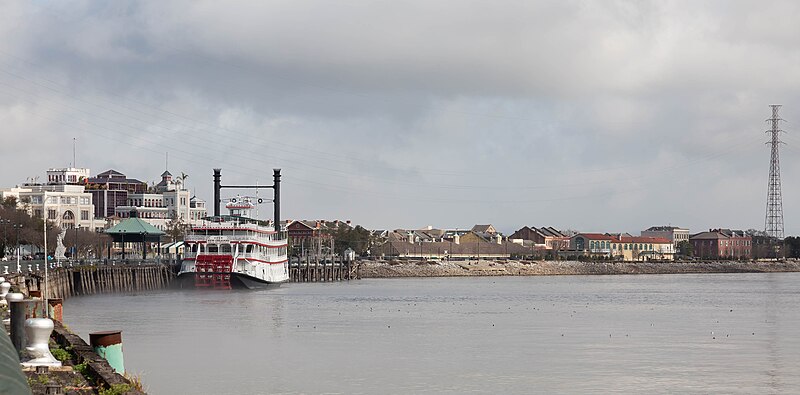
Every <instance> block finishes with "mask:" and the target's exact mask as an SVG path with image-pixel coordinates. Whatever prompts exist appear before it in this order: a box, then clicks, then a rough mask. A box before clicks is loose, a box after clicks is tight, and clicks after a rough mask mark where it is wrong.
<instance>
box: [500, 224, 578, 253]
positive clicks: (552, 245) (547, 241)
mask: <svg viewBox="0 0 800 395" xmlns="http://www.w3.org/2000/svg"><path fill="white" fill-rule="evenodd" d="M508 238H509V240H511V241H512V242H514V243H518V244H522V245H531V244H532V245H534V246H536V247H540V248H543V249H545V250H566V249H567V248H569V243H570V238H569V237H568V236H566V235H565V234H563V233H561V231H559V230H557V229H555V228H553V227H541V228H537V227H534V226H523V227H522V228H521V229H519V230H517V231H516V232H514V233H513V234H512V235H511V236H509V237H508Z"/></svg>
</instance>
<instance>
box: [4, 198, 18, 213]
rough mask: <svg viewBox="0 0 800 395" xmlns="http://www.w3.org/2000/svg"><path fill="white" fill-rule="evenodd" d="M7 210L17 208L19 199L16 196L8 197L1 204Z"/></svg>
mask: <svg viewBox="0 0 800 395" xmlns="http://www.w3.org/2000/svg"><path fill="white" fill-rule="evenodd" d="M0 205H2V206H3V208H4V209H6V210H13V209H15V208H17V197H16V196H6V197H5V198H4V199H3V202H2V203H0Z"/></svg>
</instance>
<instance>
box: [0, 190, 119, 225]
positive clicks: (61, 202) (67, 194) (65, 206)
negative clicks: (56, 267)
mask: <svg viewBox="0 0 800 395" xmlns="http://www.w3.org/2000/svg"><path fill="white" fill-rule="evenodd" d="M0 196H1V197H2V198H3V199H5V198H7V197H14V198H15V199H16V200H17V207H19V208H20V209H22V210H25V211H26V212H27V213H28V214H29V215H31V216H33V217H36V218H42V217H43V216H45V215H46V218H47V219H48V220H50V221H52V222H54V223H56V224H57V225H58V226H59V227H62V228H66V229H74V228H78V229H87V230H92V231H95V230H98V229H103V228H104V227H105V221H103V220H99V219H98V220H96V219H95V217H94V215H93V213H94V205H93V204H92V194H90V193H87V192H86V191H85V190H84V187H83V186H82V185H68V184H55V185H31V184H27V185H23V186H22V187H15V188H9V189H4V190H2V191H0Z"/></svg>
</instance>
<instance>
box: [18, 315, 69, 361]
mask: <svg viewBox="0 0 800 395" xmlns="http://www.w3.org/2000/svg"><path fill="white" fill-rule="evenodd" d="M51 333H53V320H51V319H49V318H28V319H27V320H25V334H26V335H27V336H28V344H27V346H25V354H26V355H25V357H26V358H24V360H23V362H22V366H61V361H59V360H57V359H56V358H55V357H54V356H53V354H51V353H50V344H49V343H50V334H51Z"/></svg>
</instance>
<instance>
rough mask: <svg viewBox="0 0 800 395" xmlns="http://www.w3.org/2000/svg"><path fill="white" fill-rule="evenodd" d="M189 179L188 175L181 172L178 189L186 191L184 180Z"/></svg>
mask: <svg viewBox="0 0 800 395" xmlns="http://www.w3.org/2000/svg"><path fill="white" fill-rule="evenodd" d="M187 178H189V175H188V174H186V173H184V172H181V175H180V176H178V189H186V179H187Z"/></svg>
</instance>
